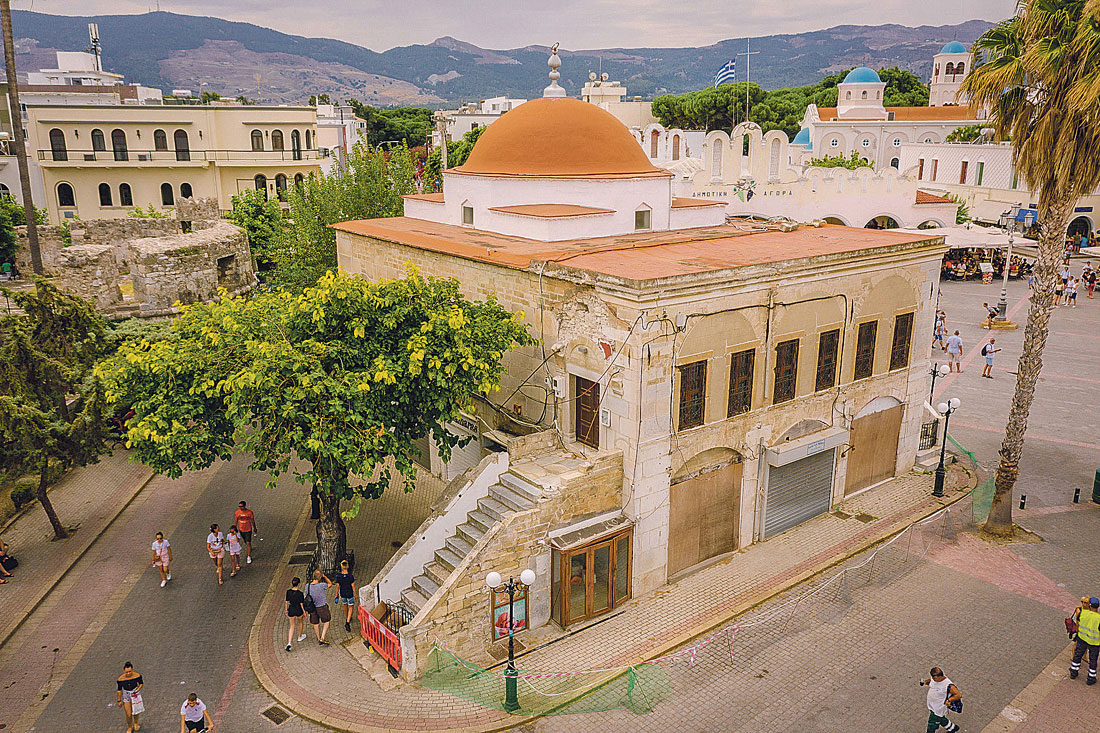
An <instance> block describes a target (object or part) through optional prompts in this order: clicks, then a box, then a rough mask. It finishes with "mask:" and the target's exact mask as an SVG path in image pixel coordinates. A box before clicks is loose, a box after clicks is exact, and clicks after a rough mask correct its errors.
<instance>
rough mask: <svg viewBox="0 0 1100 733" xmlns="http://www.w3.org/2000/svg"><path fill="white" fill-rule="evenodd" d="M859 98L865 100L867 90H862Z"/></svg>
mask: <svg viewBox="0 0 1100 733" xmlns="http://www.w3.org/2000/svg"><path fill="white" fill-rule="evenodd" d="M860 98H861V99H867V90H866V89H864V90H863V94H861V95H860Z"/></svg>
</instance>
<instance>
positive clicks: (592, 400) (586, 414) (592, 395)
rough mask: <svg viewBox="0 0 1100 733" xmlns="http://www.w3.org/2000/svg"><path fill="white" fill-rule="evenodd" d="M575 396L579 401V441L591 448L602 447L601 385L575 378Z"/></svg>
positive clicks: (577, 428)
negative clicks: (600, 417)
mask: <svg viewBox="0 0 1100 733" xmlns="http://www.w3.org/2000/svg"><path fill="white" fill-rule="evenodd" d="M573 380H574V385H575V386H574V395H575V398H576V401H577V408H576V411H575V413H576V425H575V429H576V432H577V441H578V442H580V443H583V444H584V445H587V446H588V447H589V448H599V447H600V419H599V412H600V385H599V384H597V383H596V382H591V381H589V380H587V379H585V378H584V377H574V378H573Z"/></svg>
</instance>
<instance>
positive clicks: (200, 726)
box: [116, 662, 214, 733]
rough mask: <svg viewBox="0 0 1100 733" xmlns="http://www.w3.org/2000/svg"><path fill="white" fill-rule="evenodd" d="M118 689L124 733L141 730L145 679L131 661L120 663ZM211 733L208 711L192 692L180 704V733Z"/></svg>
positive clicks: (212, 723)
mask: <svg viewBox="0 0 1100 733" xmlns="http://www.w3.org/2000/svg"><path fill="white" fill-rule="evenodd" d="M116 687H117V691H118V706H119V707H120V708H122V712H123V713H125V714H126V733H136V732H137V731H140V730H141V717H140V716H141V714H142V713H144V712H145V699H144V698H143V697H142V694H141V691H142V689H143V688H144V687H145V680H144V679H142V676H141V675H140V674H138V672H137V671H136V670H135V669H134V665H133V663H131V662H126V663H125V664H124V665H122V674H120V675H119V676H118V680H117V681H116ZM192 731H194V732H195V733H213V731H214V721H213V720H211V719H210V713H209V711H207V709H206V705H205V704H204V703H203V701H202V700H200V699H199V696H198V693H195V692H192V693H191V694H189V695H188V696H187V699H186V700H184V701H183V705H181V706H180V733H191V732H192Z"/></svg>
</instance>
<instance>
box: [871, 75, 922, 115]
mask: <svg viewBox="0 0 1100 733" xmlns="http://www.w3.org/2000/svg"><path fill="white" fill-rule="evenodd" d="M878 77H879V79H882V80H883V81H884V82H886V89H885V90H884V91H883V92H882V106H883V107H927V106H928V87H927V86H925V84H924V82H922V81H921V79H920V77H919V76H917V75H916V74H914V73H913V72H911V71H907V70H905V69H899V68H898V67H896V66H893V67H890V68H889V69H879V70H878Z"/></svg>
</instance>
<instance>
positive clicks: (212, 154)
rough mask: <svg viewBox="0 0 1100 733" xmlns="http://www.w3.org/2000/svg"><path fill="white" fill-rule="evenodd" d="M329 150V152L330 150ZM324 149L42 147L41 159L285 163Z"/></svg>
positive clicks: (317, 156) (313, 155) (318, 155)
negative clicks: (80, 148) (79, 148)
mask: <svg viewBox="0 0 1100 733" xmlns="http://www.w3.org/2000/svg"><path fill="white" fill-rule="evenodd" d="M326 152H327V151H326ZM324 157H327V156H325V155H322V154H321V151H320V150H317V149H313V150H135V149H133V148H129V149H127V150H73V149H72V148H68V149H65V150H54V149H51V148H45V149H40V150H38V159H39V160H40V161H43V162H54V163H76V164H80V163H169V162H199V163H203V162H241V163H246V162H247V163H282V162H297V161H305V160H321V159H322V158H324Z"/></svg>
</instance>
